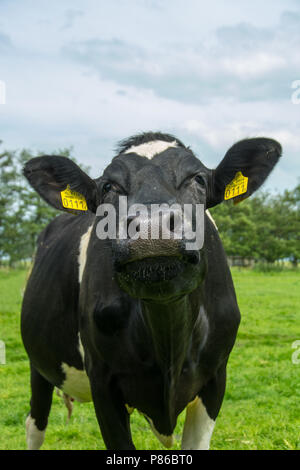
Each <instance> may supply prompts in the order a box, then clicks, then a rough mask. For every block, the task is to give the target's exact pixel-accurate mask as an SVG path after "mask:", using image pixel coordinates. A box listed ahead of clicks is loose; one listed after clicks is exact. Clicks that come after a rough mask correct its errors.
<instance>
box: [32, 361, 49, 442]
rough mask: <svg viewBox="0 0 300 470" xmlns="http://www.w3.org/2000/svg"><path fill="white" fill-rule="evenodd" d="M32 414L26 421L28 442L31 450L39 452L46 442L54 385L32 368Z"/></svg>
mask: <svg viewBox="0 0 300 470" xmlns="http://www.w3.org/2000/svg"><path fill="white" fill-rule="evenodd" d="M30 381H31V400H30V413H29V415H28V416H27V419H26V442H27V447H28V449H29V450H38V449H39V448H40V447H41V445H42V444H43V442H44V439H45V432H46V427H47V423H48V416H49V413H50V408H51V403H52V395H53V388H54V387H53V385H52V384H50V383H49V382H48V381H47V380H46V379H44V377H42V376H41V375H40V374H39V373H38V372H37V370H36V369H35V368H34V367H33V366H31V380H30Z"/></svg>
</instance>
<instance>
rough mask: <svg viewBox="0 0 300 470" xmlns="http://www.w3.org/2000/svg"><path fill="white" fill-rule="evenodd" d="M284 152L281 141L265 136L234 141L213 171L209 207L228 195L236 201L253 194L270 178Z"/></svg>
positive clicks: (228, 197) (227, 197)
mask: <svg viewBox="0 0 300 470" xmlns="http://www.w3.org/2000/svg"><path fill="white" fill-rule="evenodd" d="M280 156H281V145H280V144H279V143H278V142H276V140H273V139H267V138H264V137H259V138H253V139H245V140H241V141H240V142H237V143H236V144H234V145H233V146H232V147H231V148H230V149H229V150H228V152H227V153H226V155H225V157H224V158H223V160H222V161H221V163H220V164H219V165H218V167H217V168H216V169H215V170H212V173H211V182H210V188H209V194H208V200H207V207H208V208H209V207H213V206H215V205H216V204H219V203H220V202H222V201H224V200H225V199H234V202H239V201H240V200H243V199H246V198H247V197H249V196H251V194H252V193H254V191H256V190H257V189H258V188H259V187H260V186H261V185H262V184H263V182H264V181H265V180H266V178H267V177H268V175H269V174H270V173H271V171H272V170H273V168H274V166H275V165H276V163H277V162H278V160H279V158H280Z"/></svg>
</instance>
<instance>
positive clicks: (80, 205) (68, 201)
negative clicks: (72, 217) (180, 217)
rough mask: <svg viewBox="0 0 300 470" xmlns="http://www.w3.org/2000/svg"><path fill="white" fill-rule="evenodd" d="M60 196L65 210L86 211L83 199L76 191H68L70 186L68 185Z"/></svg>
mask: <svg viewBox="0 0 300 470" xmlns="http://www.w3.org/2000/svg"><path fill="white" fill-rule="evenodd" d="M60 194H61V200H62V205H63V206H64V207H65V208H66V209H75V210H77V211H87V210H88V208H87V203H86V200H85V197H84V196H83V195H82V194H80V193H77V192H76V191H72V189H70V185H68V186H67V188H66V189H65V190H64V191H61V193H60Z"/></svg>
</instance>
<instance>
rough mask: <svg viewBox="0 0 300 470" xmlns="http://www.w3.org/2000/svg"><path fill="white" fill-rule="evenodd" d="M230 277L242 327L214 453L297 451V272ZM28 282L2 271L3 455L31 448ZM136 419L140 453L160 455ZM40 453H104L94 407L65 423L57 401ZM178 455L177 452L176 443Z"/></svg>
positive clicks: (78, 409) (77, 408) (21, 273)
mask: <svg viewBox="0 0 300 470" xmlns="http://www.w3.org/2000/svg"><path fill="white" fill-rule="evenodd" d="M232 272H233V278H234V282H235V288H236V292H237V297H238V302H239V306H240V310H241V314H242V322H241V325H240V329H239V334H238V338H237V342H236V344H235V347H234V349H233V352H232V354H231V356H230V360H229V365H228V369H227V371H228V377H227V389H226V395H225V399H224V402H223V406H222V409H221V412H220V414H219V417H218V419H217V423H216V427H215V431H214V434H213V437H212V441H211V449H247V450H249V449H286V450H288V449H300V407H299V403H300V364H293V362H292V354H293V352H294V349H292V344H293V342H294V341H296V340H300V321H299V312H300V297H299V292H300V272H299V271H288V270H287V271H283V272H276V273H275V272H274V273H273V272H270V273H259V272H255V271H249V270H237V269H233V271H232ZM26 276H27V273H26V271H25V270H0V340H2V341H4V342H5V344H6V364H5V365H1V364H0V449H1V450H3V449H25V448H26V446H25V425H24V423H25V418H26V415H27V413H28V411H29V403H28V402H29V398H30V389H29V365H28V360H27V356H26V353H25V351H24V348H23V346H22V342H21V337H20V327H19V323H20V306H21V299H22V290H23V289H24V286H25V282H26V281H25V280H26ZM41 314H42V312H41ZM183 418H184V415H183V414H182V415H181V416H180V418H179V420H178V423H177V427H176V430H175V435H176V436H179V435H180V434H181V431H182V426H183ZM131 419H132V423H133V424H132V433H133V440H134V443H135V445H136V448H137V449H163V447H162V446H161V445H160V444H159V442H158V441H157V439H156V438H155V437H154V435H153V434H152V432H151V431H150V429H149V427H148V425H147V423H146V421H145V419H144V418H143V417H142V416H140V415H139V414H138V412H137V411H135V412H134V413H133V415H132V417H131ZM42 448H43V449H104V444H103V441H102V439H101V436H100V434H99V428H98V424H97V421H96V417H95V414H94V410H93V405H92V404H91V403H88V404H80V403H75V405H74V410H73V415H72V418H71V420H70V421H69V422H68V423H67V410H66V408H65V406H64V405H63V403H62V401H61V399H60V398H59V397H58V396H56V394H54V399H53V405H52V411H51V414H50V419H49V425H48V429H47V433H46V440H45V443H44V445H43V447H42ZM174 448H176V449H180V441H179V440H178V439H177V440H176V446H175V447H174Z"/></svg>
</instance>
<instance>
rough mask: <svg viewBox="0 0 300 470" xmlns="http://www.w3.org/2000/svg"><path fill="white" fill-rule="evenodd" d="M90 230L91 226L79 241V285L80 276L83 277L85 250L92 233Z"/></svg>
mask: <svg viewBox="0 0 300 470" xmlns="http://www.w3.org/2000/svg"><path fill="white" fill-rule="evenodd" d="M92 228H93V225H91V226H90V227H89V229H88V230H87V232H86V233H84V234H83V235H82V237H81V240H80V245H79V256H78V263H79V283H81V281H82V276H83V272H84V268H85V263H86V253H87V248H88V245H89V241H90V237H91V233H92Z"/></svg>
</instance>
